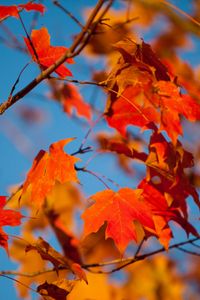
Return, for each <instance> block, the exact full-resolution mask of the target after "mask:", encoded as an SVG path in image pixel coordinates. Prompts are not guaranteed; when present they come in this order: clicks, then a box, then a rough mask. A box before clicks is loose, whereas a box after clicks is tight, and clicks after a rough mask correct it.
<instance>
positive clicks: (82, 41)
mask: <svg viewBox="0 0 200 300" xmlns="http://www.w3.org/2000/svg"><path fill="white" fill-rule="evenodd" d="M113 2H114V0H110V1H109V3H108V5H107V6H106V8H105V9H104V10H103V12H102V13H101V14H100V17H99V18H98V19H97V21H96V22H97V23H98V22H100V20H101V18H102V17H103V16H104V14H105V13H106V12H107V10H108V9H109V7H110V6H111V5H112V3H113ZM104 3H105V0H99V1H98V3H97V5H96V7H95V8H94V10H93V11H92V13H91V15H90V17H89V19H88V21H87V22H86V25H85V27H84V29H82V31H81V32H80V33H79V34H78V36H77V37H76V39H75V40H74V42H73V44H72V46H71V47H70V48H69V49H68V51H66V53H65V54H64V55H62V56H61V57H60V58H59V59H58V60H57V61H56V62H55V63H54V64H53V65H51V66H50V67H49V68H47V69H46V70H44V71H43V72H41V73H40V74H39V75H38V76H37V77H36V78H35V79H34V80H32V81H31V82H30V83H29V84H28V85H27V86H25V87H24V88H23V89H22V90H20V91H19V92H18V93H16V94H15V95H13V97H11V98H10V99H7V100H6V101H5V102H3V103H1V105H0V114H3V113H4V111H6V110H7V109H8V108H9V107H10V106H12V105H13V104H15V103H16V102H17V101H19V100H20V99H22V98H23V97H24V96H26V95H27V94H28V93H29V92H30V91H32V90H33V89H34V88H35V87H36V86H37V85H38V84H39V83H40V82H42V81H43V80H44V79H46V78H48V76H49V75H50V74H51V73H53V72H54V71H55V70H56V69H57V67H58V66H60V65H61V64H63V63H64V62H65V61H66V59H67V58H72V57H75V56H77V55H78V54H80V52H81V51H82V50H83V49H84V47H85V46H86V45H87V42H88V39H89V37H90V36H91V35H92V34H93V32H94V31H95V29H96V26H97V25H96V26H93V22H94V20H95V18H96V16H97V14H98V13H99V11H100V10H101V8H102V6H103V4H104ZM96 22H95V23H96ZM89 29H90V30H89ZM88 32H89V33H88ZM86 34H87V38H85V36H86ZM80 45H81V46H80Z"/></svg>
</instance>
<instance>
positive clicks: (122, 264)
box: [82, 237, 200, 274]
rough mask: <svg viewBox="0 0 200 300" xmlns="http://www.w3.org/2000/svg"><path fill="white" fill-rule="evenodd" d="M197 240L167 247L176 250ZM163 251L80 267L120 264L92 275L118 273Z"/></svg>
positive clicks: (162, 249)
mask: <svg viewBox="0 0 200 300" xmlns="http://www.w3.org/2000/svg"><path fill="white" fill-rule="evenodd" d="M199 239H200V237H196V238H193V239H190V240H187V241H184V242H180V243H177V244H173V245H171V246H169V250H170V249H177V248H178V247H180V246H183V245H187V244H192V243H193V242H195V241H198V240H199ZM165 251H166V249H165V248H164V247H162V248H160V249H158V250H155V251H152V252H148V253H146V254H142V255H138V256H134V257H130V258H125V259H116V260H113V261H108V262H105V263H94V264H86V265H82V268H84V269H86V270H90V269H91V268H96V267H104V266H109V265H113V264H120V266H119V267H116V268H113V269H112V270H110V271H103V270H100V271H96V272H95V271H94V273H106V274H111V273H114V272H117V271H119V270H121V269H123V268H125V267H127V266H129V265H131V264H134V263H136V262H137V261H141V260H144V259H146V258H148V257H151V256H153V255H156V254H158V253H161V252H165ZM90 271H91V270H90ZM92 272H93V271H92Z"/></svg>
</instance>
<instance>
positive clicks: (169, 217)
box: [138, 179, 198, 249]
mask: <svg viewBox="0 0 200 300" xmlns="http://www.w3.org/2000/svg"><path fill="white" fill-rule="evenodd" d="M138 188H139V189H142V190H143V192H142V195H143V197H144V199H145V202H146V204H147V206H149V208H150V209H151V211H152V217H153V220H154V224H155V234H156V235H157V236H158V238H159V241H160V243H161V244H162V245H163V246H164V247H165V248H166V249H168V247H169V241H170V239H171V237H172V236H173V235H172V232H171V229H170V227H169V226H168V222H169V221H175V222H176V223H178V224H179V225H180V226H181V227H182V228H183V229H184V230H185V231H186V233H187V234H188V235H189V233H191V234H193V235H196V236H198V233H197V231H196V229H195V228H194V227H193V226H192V225H191V224H190V223H189V222H188V221H187V218H186V217H185V216H182V214H181V213H180V210H179V207H176V206H174V205H173V204H172V205H168V203H167V200H166V198H165V196H164V193H162V192H161V191H160V190H159V189H157V188H156V186H154V185H153V184H151V183H150V182H148V181H147V180H145V179H144V180H142V181H141V183H140V184H139V185H138ZM152 233H153V232H152Z"/></svg>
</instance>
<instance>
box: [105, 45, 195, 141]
mask: <svg viewBox="0 0 200 300" xmlns="http://www.w3.org/2000/svg"><path fill="white" fill-rule="evenodd" d="M115 47H116V49H117V50H118V51H119V52H120V53H121V57H120V59H119V61H118V63H117V65H115V66H114V68H113V70H112V71H111V73H110V75H109V76H108V79H107V84H108V90H109V97H108V101H107V108H106V120H107V122H108V124H109V125H110V126H111V127H114V128H116V129H117V130H118V131H119V132H120V133H121V134H122V135H123V136H125V135H126V132H127V127H128V126H129V125H134V126H138V127H141V128H142V129H151V128H152V126H151V124H152V123H155V124H158V125H159V126H160V130H165V131H166V132H167V134H168V136H169V137H170V138H171V140H172V142H173V143H174V144H176V142H177V139H178V135H182V133H183V132H182V126H181V121H180V118H181V116H184V117H185V118H186V119H188V120H189V121H190V122H194V121H197V120H200V105H199V103H198V102H197V101H196V100H195V99H193V98H192V97H191V96H189V95H185V94H183V95H182V94H181V93H180V90H179V87H178V86H177V85H176V84H175V83H174V82H172V81H170V78H169V76H168V73H167V68H166V67H165V66H164V65H163V64H162V63H161V62H160V61H159V59H158V58H157V56H156V54H155V53H154V52H153V51H152V49H151V47H150V45H148V44H146V43H144V42H142V44H141V45H138V44H136V43H134V42H130V41H126V40H125V41H121V42H118V43H117V44H116V45H115Z"/></svg>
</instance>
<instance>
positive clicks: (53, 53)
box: [24, 27, 73, 77]
mask: <svg viewBox="0 0 200 300" xmlns="http://www.w3.org/2000/svg"><path fill="white" fill-rule="evenodd" d="M24 41H25V43H26V46H27V48H28V51H29V52H30V54H31V56H32V59H33V60H34V61H35V62H37V63H38V61H39V63H40V65H41V67H42V68H44V69H46V68H48V67H50V66H51V65H53V64H54V63H55V62H56V61H57V60H58V59H59V58H60V57H61V56H62V55H64V54H65V53H66V52H67V50H68V49H67V48H66V47H62V46H59V47H58V46H51V45H50V35H49V33H48V30H47V28H45V27H42V28H41V29H38V30H32V32H31V41H32V45H33V47H34V49H35V51H34V50H33V47H32V45H31V44H30V42H29V40H28V38H24ZM35 52H36V53H37V57H36V56H35ZM65 62H67V63H73V60H72V59H71V58H67V59H66V60H65ZM55 72H56V73H57V74H58V75H59V76H61V77H66V76H72V73H71V71H70V70H68V69H67V68H66V67H65V65H64V64H62V65H60V66H59V67H57V69H56V70H55Z"/></svg>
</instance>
